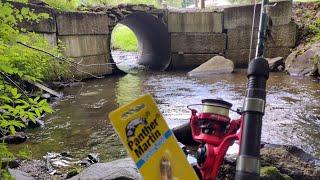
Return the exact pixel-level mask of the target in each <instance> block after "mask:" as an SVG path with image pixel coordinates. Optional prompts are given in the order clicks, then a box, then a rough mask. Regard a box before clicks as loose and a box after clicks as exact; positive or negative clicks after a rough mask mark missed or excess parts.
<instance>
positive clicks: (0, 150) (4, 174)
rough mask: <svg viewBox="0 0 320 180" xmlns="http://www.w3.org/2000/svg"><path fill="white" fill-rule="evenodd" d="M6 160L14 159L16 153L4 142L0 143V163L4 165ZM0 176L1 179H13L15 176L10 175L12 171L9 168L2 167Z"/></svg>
mask: <svg viewBox="0 0 320 180" xmlns="http://www.w3.org/2000/svg"><path fill="white" fill-rule="evenodd" d="M4 159H5V160H6V162H9V161H10V160H13V159H14V155H13V154H12V153H11V152H10V151H9V149H8V148H7V146H6V144H5V143H4V142H2V143H0V165H1V166H2V164H3V160H4ZM0 178H1V179H6V180H9V179H13V177H12V176H11V175H10V173H9V172H8V171H7V169H2V167H0Z"/></svg>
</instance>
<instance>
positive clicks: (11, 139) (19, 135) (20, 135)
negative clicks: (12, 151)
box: [0, 132, 27, 144]
mask: <svg viewBox="0 0 320 180" xmlns="http://www.w3.org/2000/svg"><path fill="white" fill-rule="evenodd" d="M26 140H27V135H26V134H25V133H24V132H16V133H15V134H14V135H8V136H3V137H1V138H0V142H3V141H4V142H5V143H8V144H19V143H22V142H24V141H26Z"/></svg>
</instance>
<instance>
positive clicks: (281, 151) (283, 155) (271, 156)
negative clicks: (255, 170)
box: [260, 145, 320, 179]
mask: <svg viewBox="0 0 320 180" xmlns="http://www.w3.org/2000/svg"><path fill="white" fill-rule="evenodd" d="M260 154H261V165H262V166H274V167H276V168H277V169H278V170H279V171H280V172H281V173H282V174H286V175H288V176H290V177H292V178H293V179H317V177H320V169H319V164H318V163H317V162H318V161H319V159H317V158H315V157H312V156H311V155H310V154H308V153H306V152H304V151H303V150H301V149H299V148H297V147H294V146H281V145H280V146H271V147H270V146H265V147H264V148H262V149H261V150H260Z"/></svg>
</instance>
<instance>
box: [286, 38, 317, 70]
mask: <svg viewBox="0 0 320 180" xmlns="http://www.w3.org/2000/svg"><path fill="white" fill-rule="evenodd" d="M319 61H320V43H314V44H311V45H307V46H300V47H299V48H297V50H296V51H294V52H292V53H291V54H290V55H289V56H288V57H287V59H286V62H285V64H286V71H287V72H288V73H289V74H290V75H293V76H310V75H314V74H316V71H317V69H318V67H317V66H318V65H317V64H319V63H320V62H319Z"/></svg>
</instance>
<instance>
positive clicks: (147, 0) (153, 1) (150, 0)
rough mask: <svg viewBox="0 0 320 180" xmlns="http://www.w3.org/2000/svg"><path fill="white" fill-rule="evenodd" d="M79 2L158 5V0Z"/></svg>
mask: <svg viewBox="0 0 320 180" xmlns="http://www.w3.org/2000/svg"><path fill="white" fill-rule="evenodd" d="M80 3H81V4H93V5H98V4H104V5H111V6H114V5H118V4H124V3H127V4H148V5H154V6H156V7H158V6H159V5H160V4H159V0H87V1H84V0H83V1H80Z"/></svg>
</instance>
